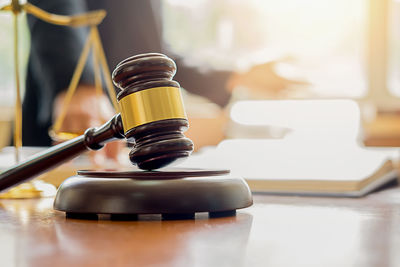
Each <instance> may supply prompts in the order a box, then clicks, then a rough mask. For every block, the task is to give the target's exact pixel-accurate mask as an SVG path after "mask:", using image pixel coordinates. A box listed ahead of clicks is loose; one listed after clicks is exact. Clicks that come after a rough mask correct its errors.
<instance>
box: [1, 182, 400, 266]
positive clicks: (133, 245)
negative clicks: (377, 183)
mask: <svg viewBox="0 0 400 267" xmlns="http://www.w3.org/2000/svg"><path fill="white" fill-rule="evenodd" d="M254 201H255V203H254V205H253V206H252V207H250V208H247V209H243V210H240V211H238V213H237V215H236V216H233V217H225V218H215V219H211V218H208V216H207V214H198V215H196V220H176V221H162V220H160V217H159V216H156V215H149V216H143V217H141V218H139V220H138V221H112V220H110V219H109V218H107V217H104V218H102V217H101V218H100V220H78V219H67V218H66V217H65V214H64V213H62V212H59V211H54V210H53V209H52V202H53V199H52V198H43V199H26V200H0V240H1V241H0V246H1V247H0V248H1V249H0V255H1V258H0V261H1V262H0V266H341V267H343V266H400V188H391V189H387V190H384V191H381V192H377V193H374V194H371V195H369V196H367V197H364V198H359V199H345V198H317V197H295V196H293V197H289V196H272V195H254Z"/></svg>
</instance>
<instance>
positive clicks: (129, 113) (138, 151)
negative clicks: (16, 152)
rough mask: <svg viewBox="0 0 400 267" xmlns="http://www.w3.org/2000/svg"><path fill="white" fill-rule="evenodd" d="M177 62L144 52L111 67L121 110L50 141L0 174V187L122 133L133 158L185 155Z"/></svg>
mask: <svg viewBox="0 0 400 267" xmlns="http://www.w3.org/2000/svg"><path fill="white" fill-rule="evenodd" d="M175 73H176V65H175V62H174V61H173V60H172V59H170V58H169V57H167V56H165V55H163V54H158V53H148V54H141V55H136V56H133V57H130V58H127V59H125V60H123V61H122V62H120V63H119V64H118V65H117V66H116V68H115V70H114V71H113V73H112V79H113V82H114V85H116V86H117V87H118V88H119V89H121V91H120V92H119V93H118V95H117V99H118V102H119V105H120V109H121V110H120V113H119V114H117V115H115V116H114V117H113V118H112V119H111V120H109V121H108V122H107V123H105V124H104V125H102V126H101V127H99V128H89V129H87V130H86V131H85V133H84V134H83V135H81V136H79V137H76V138H74V139H71V140H69V141H66V142H63V143H61V144H58V145H56V146H53V147H51V148H49V149H47V150H45V151H43V152H41V153H39V154H36V155H34V156H32V157H31V158H29V159H28V160H26V161H24V162H22V163H20V164H18V165H16V166H14V167H12V168H10V169H8V170H6V171H4V172H3V173H1V174H0V191H1V190H5V189H7V188H10V187H12V186H15V185H18V184H20V183H22V182H25V181H27V180H29V179H31V178H34V177H35V176H37V175H39V174H41V173H43V172H45V171H48V170H50V169H53V168H55V167H56V166H58V165H60V164H61V163H63V162H66V161H68V160H70V159H72V158H74V157H76V156H78V155H79V154H81V153H83V152H84V151H87V150H88V149H89V150H99V149H101V148H102V147H103V146H104V145H105V144H106V143H108V142H111V141H114V140H117V139H123V138H126V139H127V141H128V142H130V143H132V144H133V147H132V150H131V151H130V153H129V158H130V161H131V162H132V164H134V165H137V166H138V167H139V168H140V169H143V170H154V169H158V168H162V167H164V166H167V165H169V164H171V163H172V162H174V161H176V160H178V159H182V158H185V157H188V156H189V155H190V154H191V152H192V151H193V143H192V141H191V140H190V139H188V138H186V137H185V136H184V134H183V132H184V131H186V129H187V128H188V127H189V124H188V120H187V117H186V113H185V110H184V106H183V101H182V96H181V92H180V85H179V83H178V82H176V81H174V80H172V78H173V76H174V75H175Z"/></svg>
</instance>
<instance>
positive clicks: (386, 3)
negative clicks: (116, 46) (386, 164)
mask: <svg viewBox="0 0 400 267" xmlns="http://www.w3.org/2000/svg"><path fill="white" fill-rule="evenodd" d="M161 2H162V5H161V7H162V12H161V14H162V25H163V32H162V36H163V41H164V42H165V44H166V45H167V46H168V48H169V50H170V51H171V52H173V53H174V54H176V55H179V56H181V57H182V58H184V60H185V62H186V63H187V64H189V65H192V66H198V67H202V66H207V68H210V67H211V68H214V69H218V70H231V71H236V72H245V71H246V70H247V69H249V68H250V67H251V66H252V65H254V64H259V63H263V62H274V64H273V65H272V70H273V72H274V73H276V74H277V75H279V76H281V77H284V78H286V79H291V80H298V81H303V82H304V83H303V84H290V85H288V86H287V87H285V88H283V89H282V90H279V91H278V92H276V91H273V92H272V91H269V90H268V88H267V89H266V90H262V91H254V90H247V88H243V87H235V88H233V90H232V97H231V99H230V102H229V104H228V105H227V106H225V107H220V106H217V105H215V104H213V103H211V102H209V101H208V100H206V99H205V98H202V97H199V96H194V95H191V94H189V93H185V102H186V103H185V104H186V108H187V112H188V115H189V118H190V122H191V128H190V130H189V132H188V135H189V136H190V137H191V138H192V139H194V141H195V144H196V148H197V149H201V148H202V147H205V146H210V145H216V144H218V143H219V142H220V141H222V140H223V139H226V138H281V137H283V136H285V135H286V134H287V133H288V132H290V125H285V127H283V126H282V125H273V122H271V121H268V120H266V119H265V118H264V117H262V116H261V117H260V118H259V123H247V122H246V119H245V118H246V117H247V118H252V119H254V118H257V116H258V114H259V113H260V112H261V113H263V112H270V113H271V114H273V116H274V118H275V121H279V120H287V118H288V114H283V113H282V112H279V110H282V108H277V109H276V110H270V109H268V110H265V111H263V110H261V111H260V110H258V111H251V110H252V109H249V107H251V106H253V102H252V101H258V102H257V103H260V102H259V101H264V100H276V101H278V103H279V100H282V99H292V100H297V99H298V100H301V99H315V100H320V99H338V98H339V99H352V100H354V101H356V103H357V105H358V106H359V108H360V114H361V116H360V120H361V121H360V125H361V126H360V134H359V135H358V138H359V140H360V141H361V142H362V143H365V144H366V145H370V146H400V101H399V96H400V1H398V0H335V1H331V0H319V1H315V0H281V1H274V0H248V1H239V0H220V1H212V0H193V1H184V0H162V1H161ZM7 3H8V1H4V0H0V5H4V4H7ZM19 23H20V26H21V28H22V30H21V31H20V40H21V41H20V51H21V54H22V56H21V57H20V60H21V72H22V74H24V71H25V66H26V63H27V58H28V53H29V42H30V37H29V31H28V30H27V27H26V17H24V16H21V18H20V21H19ZM0 40H1V42H0V62H1V64H0V81H1V82H0V120H1V125H0V126H1V127H0V129H1V133H0V134H1V136H0V137H1V138H0V139H1V143H0V144H1V145H2V146H3V145H5V144H6V143H7V140H9V132H10V126H11V120H12V114H13V108H14V97H15V93H14V90H15V89H14V88H15V85H14V76H13V61H12V19H11V15H10V14H8V13H0ZM113 67H114V66H110V68H111V69H113ZM178 68H179V66H178ZM178 72H179V69H178ZM243 101H244V102H243ZM268 103H269V102H265V106H268ZM285 107H287V103H286V104H285ZM303 107H304V105H300V106H296V109H297V110H293V111H294V112H296V111H298V109H301V108H303ZM289 109H290V107H289ZM336 109H337V110H340V106H338V107H336ZM232 110H234V112H233V111H232ZM334 111H335V109H334V110H333V112H334ZM234 113H235V114H242V117H243V118H244V119H234V115H233V114H234ZM342 113H343V112H342ZM342 113H340V116H346V114H342ZM305 114H307V112H305ZM340 116H339V117H338V119H339V120H340V118H341V117H340ZM300 119H301V118H300ZM304 119H306V118H304ZM357 127H358V124H357Z"/></svg>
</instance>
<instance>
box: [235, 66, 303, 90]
mask: <svg viewBox="0 0 400 267" xmlns="http://www.w3.org/2000/svg"><path fill="white" fill-rule="evenodd" d="M276 63H277V62H276V61H271V62H267V63H264V64H260V65H255V66H253V67H252V68H251V69H250V70H248V71H246V72H244V73H234V74H233V75H232V76H231V77H230V79H229V80H228V84H227V88H228V90H230V91H232V90H233V89H235V88H236V87H238V86H243V87H246V88H247V89H249V90H250V91H251V92H252V93H253V94H254V95H256V96H268V97H278V96H281V95H282V94H283V93H284V92H285V91H286V90H287V89H288V88H289V87H290V86H291V85H308V84H309V83H308V82H305V81H296V80H290V79H286V78H284V77H282V76H280V75H278V74H276V72H275V70H274V66H275V64H276Z"/></svg>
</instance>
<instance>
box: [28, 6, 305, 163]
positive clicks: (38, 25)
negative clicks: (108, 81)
mask: <svg viewBox="0 0 400 267" xmlns="http://www.w3.org/2000/svg"><path fill="white" fill-rule="evenodd" d="M29 2H31V3H32V4H33V5H35V6H37V7H39V8H42V9H44V10H45V11H47V12H50V13H54V14H62V15H75V14H80V13H84V12H87V11H89V10H95V9H105V10H106V11H107V16H106V18H105V19H104V21H103V22H102V23H101V24H100V25H99V31H100V35H101V40H102V43H103V46H104V50H105V54H106V57H107V60H108V65H109V66H110V69H111V70H112V69H113V68H114V67H115V66H116V65H117V64H118V63H119V62H120V61H121V60H123V59H125V58H127V57H129V56H132V55H135V54H140V53H148V52H159V53H164V54H167V55H168V56H170V57H172V58H173V59H174V60H175V62H176V64H177V69H178V70H177V74H176V76H175V78H174V79H175V80H176V81H178V82H179V83H180V84H181V86H182V87H183V88H184V89H186V90H187V91H189V92H191V93H194V94H197V95H200V96H203V97H205V98H207V99H209V100H210V101H212V102H213V103H216V104H217V105H219V106H220V107H224V106H225V105H226V104H227V103H228V102H229V99H230V97H231V92H232V90H233V89H234V88H235V87H237V86H243V87H246V88H248V89H249V90H254V91H260V90H269V91H275V92H278V91H281V90H284V89H286V88H287V87H288V86H289V85H290V84H292V83H298V82H297V81H291V80H287V79H285V78H283V77H280V76H279V75H277V74H276V73H275V72H274V70H273V64H274V62H268V63H265V64H261V65H257V66H253V67H252V68H250V69H249V70H248V71H247V72H244V73H235V72H230V71H216V70H211V69H199V68H196V67H190V66H187V65H186V64H185V63H184V62H183V59H182V58H180V57H179V56H177V55H171V53H170V52H168V50H167V49H166V48H165V45H164V44H163V40H162V25H161V10H160V9H161V2H160V0H156V1H142V0H118V1H107V0H97V1H96V0H88V1H87V2H86V3H85V2H84V1H80V0H30V1H29ZM28 25H29V30H30V32H31V49H30V56H29V62H28V71H27V81H26V93H25V98H24V101H23V144H24V145H25V146H50V145H51V144H52V140H51V138H50V137H49V135H48V130H49V128H50V127H51V125H52V123H53V119H54V118H56V117H57V116H58V115H59V113H60V110H61V106H62V103H63V100H64V97H65V90H66V88H67V87H68V85H69V82H70V79H71V77H72V73H73V71H74V68H75V66H76V64H77V62H78V58H79V56H80V53H81V51H82V48H83V45H84V43H85V41H86V38H87V34H88V29H87V28H86V27H81V28H73V27H65V26H56V25H51V24H48V23H46V22H43V21H41V20H39V19H38V18H35V17H33V16H31V15H28ZM182 38H184V37H182ZM93 77H94V75H93V66H92V61H91V60H88V62H87V64H86V67H85V69H84V71H83V74H82V77H81V80H80V83H79V85H78V88H77V90H76V92H75V94H74V97H73V99H72V101H71V104H70V106H69V109H68V112H67V115H66V117H65V120H64V123H63V125H62V129H61V130H62V131H66V132H83V131H84V130H85V129H87V128H89V127H93V126H98V125H101V124H102V123H104V122H105V121H107V120H108V119H110V118H111V117H112V116H113V114H114V111H113V109H112V107H111V105H110V103H109V101H108V99H107V96H106V95H105V94H104V95H103V96H102V97H101V98H100V99H98V98H97V97H96V90H95V87H94V78H93ZM95 108H100V112H95V111H94V109H95ZM99 114H100V117H99ZM120 147H121V144H120V143H118V142H116V143H112V144H108V145H107V146H106V149H105V150H104V152H105V153H106V155H107V156H108V157H110V158H116V157H117V155H118V151H119V149H120ZM104 152H103V153H104ZM96 155H101V154H99V153H97V154H96Z"/></svg>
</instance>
